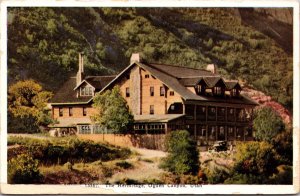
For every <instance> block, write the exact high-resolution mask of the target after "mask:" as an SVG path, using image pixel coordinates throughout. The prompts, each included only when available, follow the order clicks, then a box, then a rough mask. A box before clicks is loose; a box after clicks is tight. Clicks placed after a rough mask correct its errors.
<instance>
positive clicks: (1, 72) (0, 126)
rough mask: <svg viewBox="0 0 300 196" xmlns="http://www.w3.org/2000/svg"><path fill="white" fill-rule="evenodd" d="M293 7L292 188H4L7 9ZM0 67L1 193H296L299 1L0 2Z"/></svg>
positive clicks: (297, 180) (33, 186)
mask: <svg viewBox="0 0 300 196" xmlns="http://www.w3.org/2000/svg"><path fill="white" fill-rule="evenodd" d="M32 6H35V7H38V6H41V7H91V6H94V7H100V6H101V7H274V8H275V7H293V8H294V12H293V14H294V15H293V27H294V37H293V38H294V45H293V47H294V48H293V68H294V70H293V84H294V85H293V92H294V96H293V102H294V107H293V133H294V135H293V138H294V140H293V141H294V143H293V145H294V151H293V155H294V161H293V165H294V170H293V172H294V181H293V184H294V185H203V186H202V187H199V188H174V187H173V188H172V187H167V186H165V187H164V188H152V187H148V185H145V188H143V189H140V188H113V189H112V188H108V187H106V186H105V185H103V186H99V187H98V188H90V187H85V186H83V185H66V186H63V185H7V184H6V178H7V172H6V171H7V164H6V160H7V63H6V62H7V41H6V40H7V33H6V32H7V24H6V21H7V7H32ZM0 26H1V34H0V35H1V51H0V52H1V53H0V54H1V59H0V60H1V66H0V90H1V94H0V103H1V104H0V112H1V113H0V139H1V145H0V147H1V153H0V161H1V162H0V163H1V166H0V169H1V172H0V174H1V179H0V181H1V187H0V190H1V192H2V193H6V194H7V193H11V194H32V193H40V194H58V193H60V194H64V193H70V194H71V193H72V194H99V193H101V194H107V193H185V194H189V193H197V194H199V193H200V194H203V193H208V194H213V193H223V194H231V193H235V194H241V193H245V194H270V193H273V194H292V193H299V122H300V118H299V110H300V108H299V102H300V100H299V66H300V64H299V2H298V1H297V0H291V1H286V0H285V1H284V0H276V1H274V0H273V1H272V0H252V1H249V0H247V1H243V0H236V1H233V0H230V1H221V0H213V1H209V0H198V1H197V0H173V1H172V0H144V1H141V0H140V1H138V0H127V1H126V0H114V1H105V0H102V1H100V0H99V1H87V0H81V1H80V0H79V1H70V0H66V1H53V0H48V1H45V0H41V1H40V0H39V1H27V0H24V1H8V0H4V1H2V2H1V21H0Z"/></svg>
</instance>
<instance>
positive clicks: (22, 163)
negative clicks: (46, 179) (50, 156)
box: [7, 154, 42, 184]
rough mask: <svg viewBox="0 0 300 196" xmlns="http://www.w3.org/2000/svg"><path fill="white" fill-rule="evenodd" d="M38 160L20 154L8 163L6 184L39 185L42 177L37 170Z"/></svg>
mask: <svg viewBox="0 0 300 196" xmlns="http://www.w3.org/2000/svg"><path fill="white" fill-rule="evenodd" d="M38 164H39V162H38V160H37V159H33V158H32V155H29V154H20V155H18V156H17V157H16V158H13V159H11V160H10V161H9V162H8V164H7V165H8V172H7V174H8V183H10V184H34V183H39V182H40V181H41V179H42V175H41V174H40V171H39V169H38Z"/></svg>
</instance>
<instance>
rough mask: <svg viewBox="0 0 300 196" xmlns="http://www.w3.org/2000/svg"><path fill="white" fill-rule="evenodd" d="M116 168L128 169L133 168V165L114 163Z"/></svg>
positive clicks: (123, 162)
mask: <svg viewBox="0 0 300 196" xmlns="http://www.w3.org/2000/svg"><path fill="white" fill-rule="evenodd" d="M116 166H118V167H121V168H123V169H130V168H133V165H132V164H131V163H128V162H127V161H120V162H117V163H116Z"/></svg>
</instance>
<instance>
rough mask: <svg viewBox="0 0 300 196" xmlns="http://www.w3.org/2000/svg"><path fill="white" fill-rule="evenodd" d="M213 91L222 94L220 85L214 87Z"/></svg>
mask: <svg viewBox="0 0 300 196" xmlns="http://www.w3.org/2000/svg"><path fill="white" fill-rule="evenodd" d="M214 91H215V92H214V93H215V94H216V95H221V94H222V88H221V87H220V86H216V87H214Z"/></svg>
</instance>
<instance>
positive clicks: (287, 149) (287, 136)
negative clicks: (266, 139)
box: [271, 128, 293, 165]
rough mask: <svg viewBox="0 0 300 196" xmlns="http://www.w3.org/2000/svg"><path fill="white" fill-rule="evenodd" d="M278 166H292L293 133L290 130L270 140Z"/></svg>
mask: <svg viewBox="0 0 300 196" xmlns="http://www.w3.org/2000/svg"><path fill="white" fill-rule="evenodd" d="M271 143H272V144H273V146H274V149H275V150H276V153H277V160H278V161H279V163H280V164H286V165H293V131H292V129H291V128H289V129H287V130H286V131H284V132H282V133H280V134H278V135H276V136H275V137H274V138H272V141H271Z"/></svg>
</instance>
